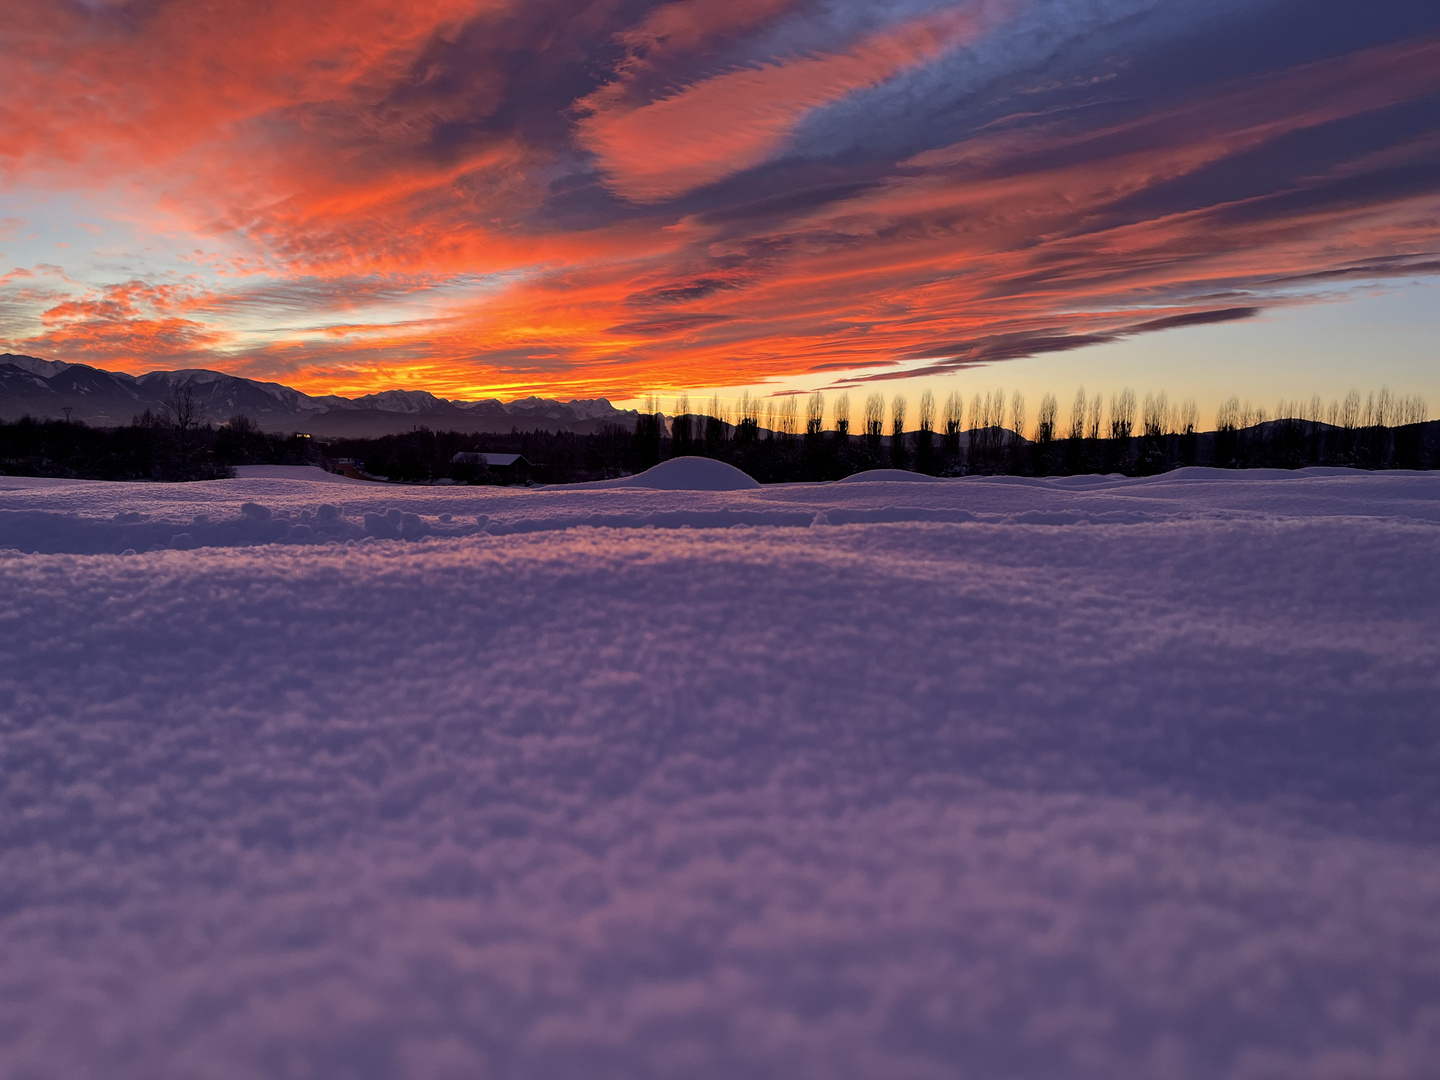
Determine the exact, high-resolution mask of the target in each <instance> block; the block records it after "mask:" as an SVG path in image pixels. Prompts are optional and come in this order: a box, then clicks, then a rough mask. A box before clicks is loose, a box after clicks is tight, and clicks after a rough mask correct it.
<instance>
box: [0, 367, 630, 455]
mask: <svg viewBox="0 0 1440 1080" xmlns="http://www.w3.org/2000/svg"><path fill="white" fill-rule="evenodd" d="M177 386H179V387H186V386H188V387H189V388H190V389H191V391H192V393H193V395H194V400H195V401H196V402H197V403H198V404H199V406H200V408H201V410H202V415H203V417H204V419H205V420H207V421H209V422H210V423H215V424H218V423H222V422H224V421H226V420H228V419H230V417H232V416H236V415H241V414H243V415H244V416H247V417H249V418H250V419H251V420H252V421H254V422H255V423H256V424H258V425H259V426H260V427H261V428H263V429H264V430H266V431H277V432H292V431H303V432H306V433H307V434H310V435H322V436H323V435H328V436H351V437H374V436H377V435H392V434H396V433H399V432H404V431H410V430H411V429H413V428H416V427H428V428H433V429H437V430H442V429H443V430H447V431H465V432H474V433H479V432H507V431H510V430H511V429H512V428H519V429H521V430H522V431H536V430H544V431H571V432H575V433H576V434H585V433H588V432H592V431H595V430H597V429H598V428H600V427H602V426H604V425H606V424H624V425H631V424H634V422H635V416H636V413H635V412H634V410H626V409H617V408H615V407H614V406H613V405H611V404H610V402H609V401H607V400H605V399H604V398H592V399H589V400H574V401H554V400H551V399H550V398H539V397H528V398H521V399H520V400H518V401H508V402H502V401H500V400H499V399H497V398H487V399H485V400H482V401H457V400H450V399H448V398H442V397H436V396H435V395H434V394H431V393H428V392H426V391H424V390H386V391H383V392H381V393H378V394H366V395H365V396H364V397H358V398H346V397H339V396H337V395H334V394H327V395H325V396H323V397H312V396H311V395H309V394H304V393H301V392H300V391H299V390H295V389H292V388H291V387H288V386H282V385H281V384H280V383H272V382H259V381H258V380H255V379H242V378H239V377H237V376H235V375H226V374H224V373H223V372H219V371H208V370H205V369H203V368H202V369H190V370H184V371H152V372H149V373H148V374H145V375H127V374H125V373H124V372H119V371H106V370H104V369H102V368H96V367H90V366H88V365H86V364H67V363H65V362H63V361H60V360H41V359H39V358H38V357H34V356H20V355H17V354H15V353H0V420H18V419H20V418H21V417H22V416H31V417H35V418H36V419H43V418H50V419H61V418H64V417H66V416H67V415H68V418H69V419H71V420H79V421H83V422H85V423H87V424H90V425H92V426H97V427H117V426H120V425H124V424H128V423H130V422H131V420H132V419H134V418H135V417H136V416H138V415H140V414H142V413H144V412H145V411H146V410H147V409H148V410H149V411H150V412H152V413H155V414H156V415H161V414H162V410H163V409H164V402H165V399H166V398H167V397H168V396H169V395H170V394H171V392H172V390H174V389H175V388H176V387H177Z"/></svg>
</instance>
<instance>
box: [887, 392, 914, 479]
mask: <svg viewBox="0 0 1440 1080" xmlns="http://www.w3.org/2000/svg"><path fill="white" fill-rule="evenodd" d="M909 411H910V407H909V404H908V403H907V402H906V401H905V395H904V394H896V395H895V396H894V397H893V398H891V399H890V458H891V461H892V463H893V464H894V466H895V467H896V468H897V469H903V468H904V467H905V416H906V414H907V413H908V412H909Z"/></svg>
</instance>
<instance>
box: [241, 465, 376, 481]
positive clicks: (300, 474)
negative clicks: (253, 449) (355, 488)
mask: <svg viewBox="0 0 1440 1080" xmlns="http://www.w3.org/2000/svg"><path fill="white" fill-rule="evenodd" d="M235 476H236V478H237V479H240V480H309V481H312V482H314V483H320V484H368V483H370V481H368V480H356V479H355V478H354V477H353V476H341V475H340V474H339V473H332V472H326V471H325V470H324V469H322V468H320V466H318V465H237V466H236V467H235Z"/></svg>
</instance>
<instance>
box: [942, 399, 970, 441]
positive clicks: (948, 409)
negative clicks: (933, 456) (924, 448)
mask: <svg viewBox="0 0 1440 1080" xmlns="http://www.w3.org/2000/svg"><path fill="white" fill-rule="evenodd" d="M964 417H965V399H964V398H963V397H961V396H960V391H959V390H951V391H950V393H949V394H948V395H947V396H946V398H945V453H947V454H949V455H951V456H958V455H959V453H960V428H961V424H962V422H963V420H964Z"/></svg>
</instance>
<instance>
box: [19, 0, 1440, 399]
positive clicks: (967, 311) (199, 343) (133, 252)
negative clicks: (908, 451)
mask: <svg viewBox="0 0 1440 1080" xmlns="http://www.w3.org/2000/svg"><path fill="white" fill-rule="evenodd" d="M0 56H3V58H4V62H5V63H4V68H5V74H4V81H5V86H4V90H3V92H0V175H3V186H0V351H14V352H22V353H27V354H31V355H36V356H42V357H46V358H49V359H57V360H68V361H73V362H81V363H89V364H94V365H97V366H102V367H109V368H112V369H117V370H125V371H131V372H137V373H138V372H142V371H149V370H154V369H158V368H182V367H209V368H215V369H219V370H223V371H228V372H231V373H234V374H238V375H244V376H248V377H252V378H262V379H270V380H275V381H279V382H283V383H287V384H289V385H292V386H295V387H297V388H300V389H303V390H306V391H309V392H312V393H326V392H334V393H345V394H356V393H365V392H369V391H374V390H383V389H390V388H393V387H403V388H409V389H426V390H431V391H433V392H435V393H437V394H441V395H444V396H449V397H467V398H473V397H488V396H497V397H501V398H512V397H519V396H524V395H526V394H530V393H536V394H541V395H546V396H554V397H561V398H570V397H592V396H599V395H605V396H608V397H610V398H611V399H612V400H615V401H618V402H623V401H629V400H634V399H635V398H637V397H638V396H640V395H643V394H645V393H647V392H657V393H660V394H661V395H665V396H668V395H673V394H674V393H676V392H678V391H680V390H689V391H690V393H691V394H692V395H693V394H708V393H710V392H712V391H715V390H717V389H718V390H719V391H720V392H721V393H726V392H729V391H732V390H735V389H738V388H740V387H750V388H754V389H757V390H761V391H763V392H767V393H768V392H775V391H780V392H783V391H788V390H811V389H830V390H832V391H833V390H834V389H838V388H841V387H849V388H851V389H852V390H853V391H856V392H862V393H863V392H867V391H868V390H869V389H871V388H874V387H878V388H879V389H881V390H883V391H885V392H886V393H890V392H892V391H894V390H897V389H901V390H906V391H907V392H908V390H909V389H910V388H912V387H914V388H919V387H922V386H925V387H933V388H935V390H936V391H937V393H938V392H943V391H944V390H946V389H947V388H950V387H961V388H962V389H970V388H972V387H973V388H978V389H984V388H988V387H989V386H991V385H1002V384H1003V385H1005V386H1017V387H1021V388H1025V389H1027V390H1031V391H1038V390H1041V389H1045V388H1047V387H1049V388H1053V389H1054V390H1056V391H1057V392H1059V393H1062V394H1065V393H1070V392H1073V388H1074V386H1075V385H1076V384H1079V383H1085V384H1086V385H1088V386H1092V387H1094V388H1096V389H1110V388H1112V387H1118V386H1120V385H1130V386H1135V387H1136V388H1137V389H1139V390H1140V391H1141V392H1144V391H1145V390H1149V389H1157V390H1158V389H1168V390H1169V391H1170V392H1171V393H1172V394H1174V395H1177V396H1178V395H1181V394H1185V395H1193V396H1195V397H1197V398H1198V399H1199V400H1200V401H1201V404H1202V407H1208V406H1209V405H1210V404H1211V403H1212V402H1213V401H1214V400H1216V399H1217V398H1218V397H1221V396H1224V395H1228V394H1229V393H1232V392H1233V393H1238V394H1241V395H1244V396H1253V397H1256V398H1257V399H1259V400H1265V401H1268V402H1270V403H1272V404H1273V401H1274V399H1275V397H1276V396H1278V395H1282V394H1283V395H1306V396H1308V395H1309V394H1311V393H1312V392H1313V393H1321V394H1325V395H1331V394H1337V393H1339V394H1343V393H1344V391H1345V390H1346V389H1348V388H1349V387H1351V386H1355V387H1357V388H1359V389H1361V390H1362V391H1363V390H1367V389H1375V388H1378V387H1379V386H1381V385H1382V384H1385V385H1388V386H1390V387H1391V388H1392V389H1393V390H1394V391H1395V392H1397V393H1421V394H1425V395H1426V396H1427V397H1428V398H1429V399H1430V401H1431V406H1432V409H1433V408H1434V407H1435V406H1436V405H1437V404H1440V346H1437V341H1440V290H1437V288H1436V283H1437V281H1440V276H1437V275H1440V6H1437V5H1435V4H1430V3H1423V2H1418V0H1369V2H1367V3H1365V4H1355V3H1340V2H1338V0H1243V2H1242V0H1206V2H1201V3H1195V2H1189V3H1180V2H1174V0H976V2H970V3H959V4H957V3H949V2H940V0H723V2H721V0H680V2H676V3H667V4H656V3H648V2H643V0H592V2H585V0H525V2H518V0H426V2H424V3H417V2H415V0H246V2H241V0H6V3H5V4H4V5H3V7H0ZM872 383H873V384H874V387H872V385H871V384H872Z"/></svg>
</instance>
